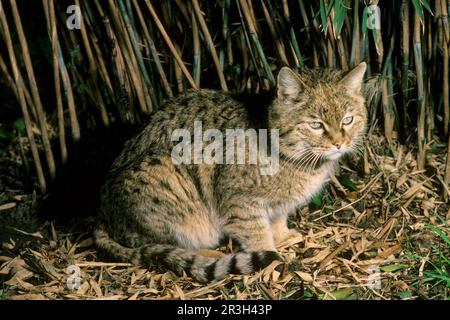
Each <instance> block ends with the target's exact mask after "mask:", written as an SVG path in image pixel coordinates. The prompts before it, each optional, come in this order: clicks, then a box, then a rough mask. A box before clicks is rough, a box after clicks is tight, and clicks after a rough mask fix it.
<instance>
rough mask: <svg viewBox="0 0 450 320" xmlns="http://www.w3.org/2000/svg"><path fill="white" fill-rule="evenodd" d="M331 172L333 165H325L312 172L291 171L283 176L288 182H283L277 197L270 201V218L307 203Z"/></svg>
mask: <svg viewBox="0 0 450 320" xmlns="http://www.w3.org/2000/svg"><path fill="white" fill-rule="evenodd" d="M332 174H334V165H327V166H324V167H323V168H321V169H320V170H317V172H315V173H314V174H302V173H298V174H292V173H291V175H290V176H289V177H285V178H286V179H289V182H290V183H285V184H284V188H283V187H281V188H280V189H279V192H278V197H276V198H275V197H274V198H273V200H272V201H270V204H269V210H268V211H269V215H270V216H271V218H274V217H277V216H279V215H285V214H289V213H292V212H293V211H294V210H295V208H297V207H299V206H303V205H306V204H308V203H309V201H310V200H311V198H313V197H314V196H315V195H316V194H317V193H318V192H320V191H321V190H322V189H323V188H324V186H325V185H326V184H327V182H328V181H329V180H330V177H331V175H332Z"/></svg>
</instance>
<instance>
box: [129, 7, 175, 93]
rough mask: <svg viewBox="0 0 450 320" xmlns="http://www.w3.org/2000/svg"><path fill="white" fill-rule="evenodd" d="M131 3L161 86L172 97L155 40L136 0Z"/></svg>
mask: <svg viewBox="0 0 450 320" xmlns="http://www.w3.org/2000/svg"><path fill="white" fill-rule="evenodd" d="M133 5H134V8H135V10H136V12H137V16H138V19H139V22H140V24H141V27H142V30H143V31H144V37H145V39H146V40H147V43H148V44H149V46H150V52H151V54H152V57H153V61H154V62H155V65H156V69H157V70H158V73H159V76H160V79H161V83H162V85H163V88H164V90H165V91H166V94H167V95H168V96H169V97H173V92H172V89H171V87H170V84H169V81H168V80H167V77H166V74H165V73H164V69H163V67H162V64H161V59H159V55H158V51H157V50H156V46H155V42H154V41H153V38H152V37H151V36H150V33H149V31H148V28H147V26H146V24H145V19H144V16H143V14H142V11H141V9H140V7H139V5H138V2H137V0H133Z"/></svg>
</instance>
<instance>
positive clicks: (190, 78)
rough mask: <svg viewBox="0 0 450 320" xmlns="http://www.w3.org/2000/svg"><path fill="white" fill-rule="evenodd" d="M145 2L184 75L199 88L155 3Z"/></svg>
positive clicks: (191, 83) (192, 84) (194, 87)
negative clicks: (164, 24) (168, 32)
mask: <svg viewBox="0 0 450 320" xmlns="http://www.w3.org/2000/svg"><path fill="white" fill-rule="evenodd" d="M145 4H146V5H147V8H148V10H149V11H150V14H151V16H152V18H153V21H154V22H155V24H156V26H157V27H158V29H159V32H160V33H161V35H162V36H163V39H164V41H165V42H166V44H167V46H168V47H169V50H170V52H171V53H172V54H173V56H174V58H175V60H176V62H177V63H178V66H179V67H180V68H181V71H182V72H183V74H184V76H185V77H186V79H187V80H188V82H189V84H190V85H191V87H192V88H193V89H197V85H196V84H195V81H194V79H193V78H192V76H191V74H190V73H189V71H188V69H187V68H186V66H185V65H184V63H183V61H182V60H181V57H180V55H179V54H178V52H177V51H176V49H175V47H174V45H173V43H172V40H171V39H170V37H169V35H168V34H167V32H166V30H165V29H164V26H163V25H162V23H161V21H160V20H159V18H158V15H157V14H156V11H155V9H154V8H153V5H152V4H151V2H150V1H149V0H145Z"/></svg>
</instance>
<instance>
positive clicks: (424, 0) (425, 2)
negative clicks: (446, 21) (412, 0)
mask: <svg viewBox="0 0 450 320" xmlns="http://www.w3.org/2000/svg"><path fill="white" fill-rule="evenodd" d="M421 2H422V5H423V6H424V7H425V9H427V10H428V12H429V13H431V14H432V15H433V11H431V7H430V4H429V3H428V1H427V0H421Z"/></svg>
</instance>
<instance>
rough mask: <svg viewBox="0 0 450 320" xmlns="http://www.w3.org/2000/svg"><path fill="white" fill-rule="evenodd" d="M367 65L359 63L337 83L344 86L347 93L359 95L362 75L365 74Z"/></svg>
mask: <svg viewBox="0 0 450 320" xmlns="http://www.w3.org/2000/svg"><path fill="white" fill-rule="evenodd" d="M366 68H367V64H366V63H365V62H361V63H360V64H358V65H357V66H356V67H355V68H353V70H351V71H350V72H349V73H347V75H346V76H345V77H344V78H343V79H342V80H341V81H339V83H340V84H342V85H344V86H345V87H346V88H347V89H348V90H349V91H351V92H353V93H360V92H361V87H362V84H363V79H364V73H366Z"/></svg>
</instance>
